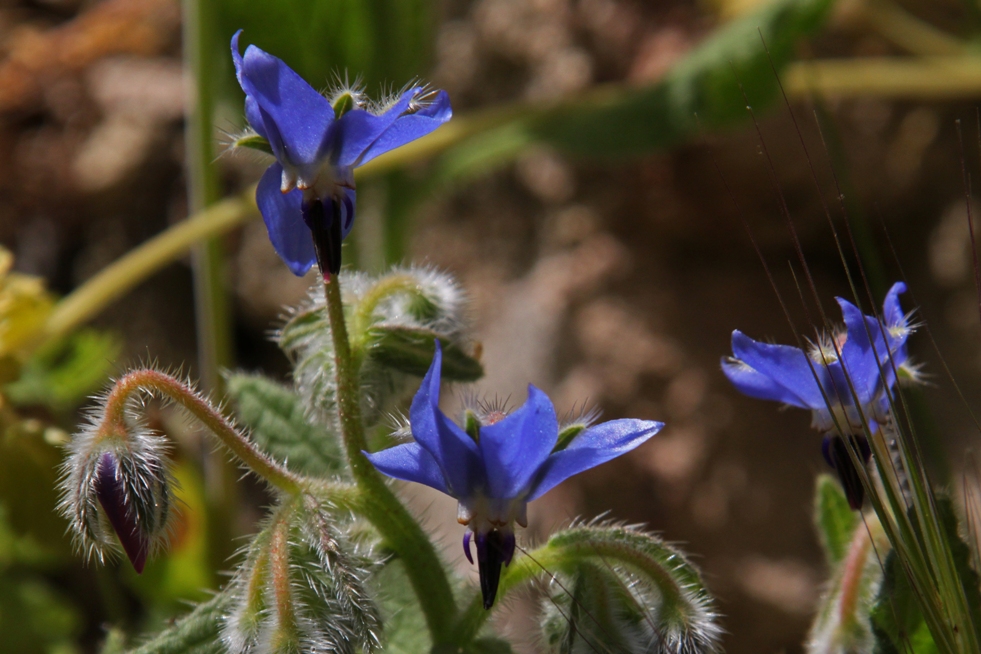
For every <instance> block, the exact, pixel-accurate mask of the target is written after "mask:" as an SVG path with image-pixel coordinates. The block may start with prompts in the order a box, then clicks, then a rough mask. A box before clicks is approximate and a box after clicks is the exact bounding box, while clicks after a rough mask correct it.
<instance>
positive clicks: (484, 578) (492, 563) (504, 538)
mask: <svg viewBox="0 0 981 654" xmlns="http://www.w3.org/2000/svg"><path fill="white" fill-rule="evenodd" d="M476 541H477V566H478V568H479V570H480V593H481V595H483V597H484V609H488V610H489V609H490V608H491V607H492V606H494V599H495V598H496V597H497V587H498V585H499V584H500V583H501V564H504V565H507V564H509V563H510V562H511V557H512V556H513V555H514V533H513V532H511V531H507V532H504V531H501V530H499V529H492V530H490V531H489V532H487V533H484V534H480V533H479V534H477V538H476Z"/></svg>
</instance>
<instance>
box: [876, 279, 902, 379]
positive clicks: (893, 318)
mask: <svg viewBox="0 0 981 654" xmlns="http://www.w3.org/2000/svg"><path fill="white" fill-rule="evenodd" d="M905 292H906V284H904V283H903V282H896V283H895V284H893V285H892V288H890V289H889V292H888V293H887V294H886V299H885V301H884V302H883V303H882V319H883V321H884V322H885V323H886V330H887V331H886V338H887V339H888V341H889V349H890V350H891V352H892V356H893V361H894V363H895V365H896V367H897V368H898V367H899V366H901V365H903V364H905V363H906V361H907V359H909V354H908V353H907V351H906V340H907V339H908V338H909V335H910V330H909V329H908V327H909V321H908V320H907V318H906V314H905V313H903V307H902V306H901V305H900V304H899V296H900V295H902V294H903V293H905ZM890 330H895V333H893V332H892V331H890ZM876 347H878V345H876Z"/></svg>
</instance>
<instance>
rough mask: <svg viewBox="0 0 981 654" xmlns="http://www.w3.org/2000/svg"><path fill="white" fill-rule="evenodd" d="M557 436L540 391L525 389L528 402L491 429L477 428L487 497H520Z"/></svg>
mask: <svg viewBox="0 0 981 654" xmlns="http://www.w3.org/2000/svg"><path fill="white" fill-rule="evenodd" d="M558 436H559V423H558V421H557V420H556V418H555V407H553V406H552V401H551V400H549V399H548V396H547V395H545V393H543V392H542V391H540V390H538V389H537V388H535V387H534V386H532V385H531V384H529V385H528V400H527V401H526V402H525V403H524V404H523V405H522V406H521V408H519V409H518V410H517V411H515V412H514V413H512V414H511V415H509V416H508V417H506V418H504V419H503V420H501V421H500V422H497V423H495V424H493V425H487V426H486V427H481V428H480V454H481V456H482V458H483V460H484V470H485V472H486V473H487V485H488V491H489V496H490V497H492V498H500V499H504V498H513V497H519V496H521V495H523V494H524V492H525V491H526V490H527V489H528V485H529V484H530V483H531V482H532V480H533V479H534V477H535V474H536V473H537V472H538V469H539V467H540V466H541V465H542V463H544V461H545V459H547V458H548V455H549V453H550V452H551V451H552V448H553V447H555V441H556V440H558Z"/></svg>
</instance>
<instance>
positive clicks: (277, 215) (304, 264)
mask: <svg viewBox="0 0 981 654" xmlns="http://www.w3.org/2000/svg"><path fill="white" fill-rule="evenodd" d="M282 177H283V167H282V166H281V165H279V164H278V163H274V164H273V165H271V166H269V168H267V169H266V172H265V173H263V175H262V179H260V180H259V186H258V187H257V188H256V191H255V201H256V204H257V205H259V212H260V213H261V214H262V219H263V220H264V221H265V223H266V230H267V231H268V232H269V240H270V241H272V245H273V248H274V249H275V250H276V254H278V255H279V256H280V258H281V259H282V260H283V261H285V262H286V265H288V266H289V268H290V271H291V272H292V273H293V274H294V275H296V276H297V277H302V276H303V275H304V274H306V272H307V271H308V270H310V266H312V265H313V264H314V263H315V262H316V260H317V255H316V252H315V251H314V249H313V237H312V236H311V235H310V228H309V227H307V226H306V223H304V222H303V211H302V210H301V208H300V204H301V203H302V202H303V193H302V192H300V191H298V190H296V189H293V190H292V191H290V192H289V193H282V192H281V191H280V190H279V184H280V180H281V179H282Z"/></svg>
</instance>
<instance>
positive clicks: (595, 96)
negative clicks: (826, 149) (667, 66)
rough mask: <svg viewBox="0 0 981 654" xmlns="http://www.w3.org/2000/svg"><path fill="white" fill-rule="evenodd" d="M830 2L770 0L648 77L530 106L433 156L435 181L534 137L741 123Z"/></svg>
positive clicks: (659, 139) (597, 143)
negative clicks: (652, 79)
mask: <svg viewBox="0 0 981 654" xmlns="http://www.w3.org/2000/svg"><path fill="white" fill-rule="evenodd" d="M833 4H834V0H777V1H776V2H771V3H769V4H767V5H766V6H765V7H764V8H763V9H761V10H760V11H758V12H756V13H753V14H750V15H748V16H745V17H743V18H741V19H739V20H736V21H733V22H731V23H729V24H727V25H725V26H723V27H721V28H719V29H718V30H717V31H716V32H715V33H714V34H713V35H712V36H710V37H708V38H707V39H706V40H705V41H704V42H703V43H702V44H701V45H699V46H698V47H696V48H695V49H694V50H693V51H692V52H690V53H689V54H688V55H686V56H685V57H684V58H683V59H682V60H681V61H680V62H678V63H677V64H676V65H675V66H674V67H673V68H672V69H671V70H670V71H669V72H668V73H667V75H666V76H665V77H664V78H663V79H662V80H661V81H659V82H657V83H655V84H651V85H649V86H644V87H639V88H633V87H626V86H622V85H617V86H612V85H611V86H608V87H600V88H597V89H594V90H593V91H590V92H587V94H586V95H585V96H584V97H580V98H572V99H569V100H566V101H564V102H562V103H560V104H558V105H557V106H552V107H529V108H528V109H526V110H525V111H523V112H518V113H517V114H516V117H515V118H509V119H507V120H504V121H502V122H501V123H499V124H498V125H497V126H496V127H492V128H490V129H488V130H478V131H477V132H476V133H475V134H474V135H473V136H471V137H470V138H468V139H465V140H463V141H462V142H461V143H459V144H458V145H456V146H454V147H452V148H450V149H449V150H448V151H447V152H446V153H444V154H443V155H442V156H441V157H440V159H439V160H438V162H437V166H436V171H435V178H436V181H437V183H446V182H450V181H457V180H461V179H468V178H471V177H474V176H477V175H480V174H484V173H486V172H488V171H489V170H492V169H494V168H496V167H499V166H500V165H502V164H504V163H507V162H509V161H510V160H511V159H513V158H514V156H515V155H517V153H519V152H520V151H521V150H523V149H524V148H525V147H527V146H528V145H530V144H532V143H535V142H546V143H548V144H550V145H552V146H554V147H556V148H558V149H560V150H562V151H565V152H568V153H570V154H576V155H584V156H593V157H595V156H600V157H625V156H637V155H642V154H645V153H648V152H651V151H653V150H658V149H663V148H666V147H670V146H672V145H676V144H678V143H682V142H684V141H685V140H687V139H689V138H691V137H692V136H693V135H695V134H697V133H698V132H699V131H701V130H704V129H717V128H721V127H726V126H729V125H732V124H735V123H739V122H742V121H744V120H746V119H747V112H746V104H747V101H748V102H749V103H752V104H753V106H754V108H755V109H757V110H759V109H763V108H765V107H768V106H769V105H770V104H772V103H773V102H774V101H775V100H776V99H777V98H778V97H779V86H778V83H777V77H776V74H775V73H774V72H773V68H774V67H775V68H776V69H777V71H780V70H781V69H782V68H783V67H784V66H785V65H786V64H787V63H789V62H790V61H791V60H792V59H793V55H794V47H795V45H796V43H797V42H798V41H799V40H800V39H802V38H804V37H806V36H808V35H810V34H813V33H814V32H816V31H817V30H818V29H819V28H820V27H821V26H822V25H823V23H824V20H825V18H826V17H827V16H828V13H829V11H830V9H831V7H832V6H833ZM761 38H762V40H761ZM764 40H765V42H766V48H767V49H769V57H768V56H767V49H765V48H764V46H763V41H764ZM771 61H772V66H771ZM744 92H745V95H746V99H744V97H743V93H744Z"/></svg>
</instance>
